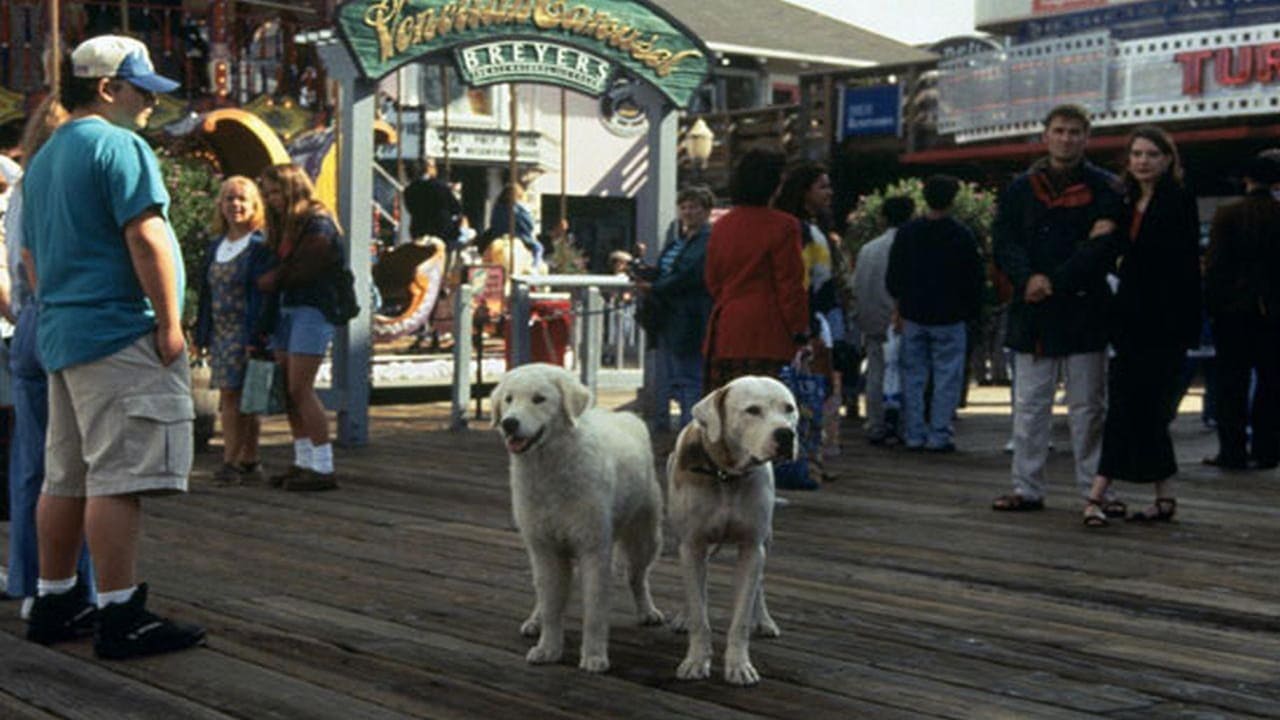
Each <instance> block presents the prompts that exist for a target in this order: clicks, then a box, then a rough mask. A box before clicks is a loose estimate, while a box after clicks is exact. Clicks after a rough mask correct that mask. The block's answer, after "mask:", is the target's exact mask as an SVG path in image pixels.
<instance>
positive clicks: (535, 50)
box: [456, 40, 613, 95]
mask: <svg viewBox="0 0 1280 720" xmlns="http://www.w3.org/2000/svg"><path fill="white" fill-rule="evenodd" d="M456 53H457V57H458V69H459V71H460V72H461V73H462V79H463V80H466V81H467V84H469V85H472V86H476V87H478V86H481V85H490V84H493V83H501V82H545V83H555V84H557V85H564V86H566V87H570V88H573V89H575V90H579V91H581V92H584V93H586V94H588V95H601V94H603V93H604V91H605V90H608V89H609V79H610V78H611V77H613V63H611V62H609V61H608V60H605V59H604V58H602V57H597V56H595V55H592V54H591V53H589V52H587V51H585V50H580V49H578V48H573V47H569V46H567V45H560V44H558V43H550V42H538V41H536V40H504V41H502V42H492V43H485V44H483V45H472V46H470V47H464V48H458V50H457V51H456Z"/></svg>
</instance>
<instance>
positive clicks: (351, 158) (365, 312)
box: [330, 77, 377, 446]
mask: <svg viewBox="0 0 1280 720" xmlns="http://www.w3.org/2000/svg"><path fill="white" fill-rule="evenodd" d="M376 102H377V84H376V83H374V82H372V81H370V80H365V79H362V78H355V77H353V78H350V79H345V80H344V81H343V82H342V86H341V90H340V92H339V103H338V108H339V112H338V123H337V128H336V129H335V132H336V133H337V134H338V178H339V184H338V187H340V188H342V190H341V192H340V193H339V195H338V210H339V216H340V218H341V220H342V223H343V228H344V229H345V230H346V235H347V247H346V252H347V263H348V266H349V267H350V268H351V273H352V275H354V276H355V278H356V287H355V291H356V299H357V300H358V301H359V302H360V313H359V314H358V315H356V316H355V317H354V318H351V321H350V322H349V323H347V325H346V326H344V327H341V328H338V333H337V334H336V337H335V338H334V344H333V372H332V373H331V375H330V377H331V378H332V381H331V382H332V387H333V389H334V391H336V392H335V395H336V398H335V399H336V403H337V408H336V409H337V411H338V442H339V443H340V444H342V445H346V446H353V445H364V444H366V443H368V442H369V360H370V355H371V350H372V346H371V341H370V328H371V323H372V318H373V314H372V312H371V309H370V307H369V298H370V297H372V294H371V293H370V291H369V284H370V280H371V273H370V269H369V241H370V233H371V232H372V227H373V219H372V217H370V213H372V211H373V188H372V184H373V183H371V182H370V178H369V168H371V167H372V166H373V108H374V105H375V104H376Z"/></svg>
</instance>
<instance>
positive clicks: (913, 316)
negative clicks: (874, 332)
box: [885, 175, 983, 452]
mask: <svg viewBox="0 0 1280 720" xmlns="http://www.w3.org/2000/svg"><path fill="white" fill-rule="evenodd" d="M959 189H960V183H959V182H958V181H957V180H956V179H955V178H953V177H949V176H947V175H935V176H933V177H931V178H929V179H928V180H926V181H925V184H924V199H925V203H926V204H927V205H928V206H929V210H928V211H927V212H926V213H925V216H924V217H921V218H916V219H915V220H912V221H911V222H908V223H907V224H905V225H903V226H902V227H901V228H899V229H898V234H897V237H896V239H895V240H894V241H893V248H892V249H891V250H890V251H889V269H888V274H887V276H886V279H885V284H886V286H887V287H888V289H889V294H890V295H892V296H893V299H894V300H895V301H896V302H897V314H898V317H899V318H900V322H901V324H902V411H903V412H902V417H903V424H904V428H903V443H904V445H905V446H906V448H907V449H908V450H918V449H921V448H923V449H925V450H932V451H934V452H951V451H954V450H955V449H956V448H955V444H954V443H953V442H952V438H953V437H954V434H955V433H954V429H953V428H952V424H951V418H952V415H953V414H954V413H955V409H956V405H957V404H958V403H959V402H960V394H961V391H962V390H963V385H964V359H965V323H966V322H967V321H969V320H972V319H973V318H975V317H977V315H978V306H979V303H980V302H981V300H982V286H983V271H982V250H981V249H980V248H979V247H978V241H977V239H976V238H975V237H974V236H973V232H972V231H970V230H969V228H967V227H965V226H964V225H962V224H960V223H959V222H957V221H956V220H955V218H953V217H951V213H950V210H951V203H952V201H954V200H955V197H956V192H957V191H959ZM930 374H932V375H933V395H932V396H931V401H930V403H929V410H930V412H929V424H928V427H927V428H926V427H925V420H924V408H925V401H924V394H925V386H926V385H927V384H928V382H929V376H930Z"/></svg>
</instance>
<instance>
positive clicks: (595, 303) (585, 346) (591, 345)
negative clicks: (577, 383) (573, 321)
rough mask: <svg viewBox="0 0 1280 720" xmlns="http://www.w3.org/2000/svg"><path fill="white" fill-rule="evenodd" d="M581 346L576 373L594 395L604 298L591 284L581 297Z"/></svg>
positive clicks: (601, 335)
mask: <svg viewBox="0 0 1280 720" xmlns="http://www.w3.org/2000/svg"><path fill="white" fill-rule="evenodd" d="M582 314H583V316H584V317H583V318H582V320H583V322H582V347H581V349H580V350H579V352H580V353H581V355H579V356H578V363H579V368H578V373H579V378H580V379H581V380H582V384H583V385H586V386H587V389H588V390H590V391H591V397H593V398H594V397H595V396H596V385H598V384H599V379H600V350H601V348H602V347H603V339H604V298H603V297H602V296H601V295H600V288H598V287H596V286H594V285H592V286H591V287H589V288H587V291H586V292H585V293H583V299H582Z"/></svg>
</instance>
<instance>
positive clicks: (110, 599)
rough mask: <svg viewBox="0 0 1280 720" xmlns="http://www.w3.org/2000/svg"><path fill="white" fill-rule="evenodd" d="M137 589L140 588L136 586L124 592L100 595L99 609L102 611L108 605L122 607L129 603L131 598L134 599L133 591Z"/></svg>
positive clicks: (113, 591)
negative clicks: (121, 605)
mask: <svg viewBox="0 0 1280 720" xmlns="http://www.w3.org/2000/svg"><path fill="white" fill-rule="evenodd" d="M137 589H138V586H137V585H134V586H132V587H127V588H125V589H123V590H112V591H111V592H100V593H98V609H99V610H101V609H102V608H104V607H106V606H108V605H120V604H123V603H127V602H129V598H131V597H133V591H134V590H137Z"/></svg>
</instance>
